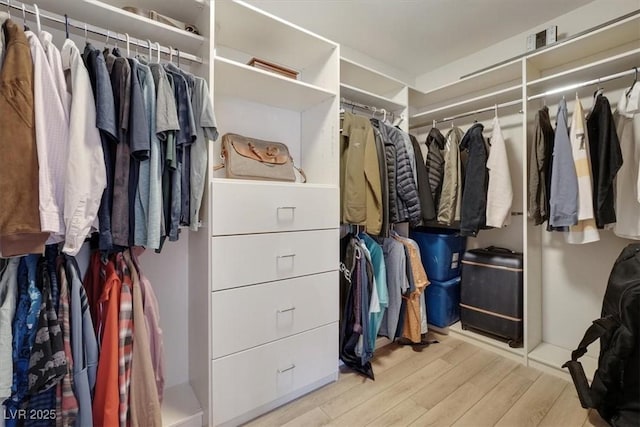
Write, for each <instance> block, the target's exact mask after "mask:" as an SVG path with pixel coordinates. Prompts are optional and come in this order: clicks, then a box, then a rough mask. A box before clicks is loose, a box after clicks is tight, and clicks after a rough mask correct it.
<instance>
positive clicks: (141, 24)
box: [37, 0, 204, 56]
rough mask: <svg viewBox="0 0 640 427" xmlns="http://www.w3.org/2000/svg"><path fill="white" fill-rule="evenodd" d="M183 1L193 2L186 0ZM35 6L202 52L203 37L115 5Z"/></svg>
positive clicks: (62, 0)
mask: <svg viewBox="0 0 640 427" xmlns="http://www.w3.org/2000/svg"><path fill="white" fill-rule="evenodd" d="M186 3H187V4H189V5H191V4H193V3H195V0H188V1H187V2H186ZM37 4H38V7H40V8H41V9H43V10H46V11H49V12H53V13H56V14H59V15H64V14H65V13H66V14H68V15H69V19H71V20H78V21H81V22H84V23H87V24H90V25H95V26H97V27H101V28H104V29H107V30H110V31H113V32H117V33H119V34H122V35H124V34H125V33H127V34H129V36H130V37H131V38H135V39H139V40H145V41H146V40H151V42H152V43H155V42H158V43H160V44H161V45H162V46H164V47H167V46H171V47H173V48H174V49H179V50H180V51H182V52H186V53H191V54H194V55H196V56H202V55H201V54H200V49H201V47H202V45H203V43H204V37H202V36H199V35H196V34H193V33H190V32H188V31H184V30H180V29H178V28H175V27H172V26H170V25H166V24H162V23H160V22H157V21H152V20H151V19H148V18H145V17H143V16H139V15H136V14H134V13H131V12H127V11H126V10H122V9H120V8H119V7H117V6H113V5H111V4H107V3H105V2H102V1H98V0H38V2H37Z"/></svg>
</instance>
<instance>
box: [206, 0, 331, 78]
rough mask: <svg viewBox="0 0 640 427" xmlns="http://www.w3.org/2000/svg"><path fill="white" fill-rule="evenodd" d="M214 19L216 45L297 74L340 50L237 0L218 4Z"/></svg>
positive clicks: (217, 2) (323, 40)
mask: <svg viewBox="0 0 640 427" xmlns="http://www.w3.org/2000/svg"><path fill="white" fill-rule="evenodd" d="M215 20H216V23H215V26H216V34H215V41H216V46H227V47H229V48H232V49H234V50H236V51H241V52H244V53H247V54H249V55H250V56H258V57H260V58H264V59H266V60H268V61H270V62H275V63H277V64H283V65H286V66H287V67H289V68H293V69H294V70H298V71H302V70H304V69H306V68H308V67H309V66H317V65H318V64H319V63H320V61H321V60H322V58H328V57H329V56H330V55H331V53H332V52H333V51H334V50H336V49H337V47H338V45H337V44H336V43H334V42H332V41H330V40H327V39H325V38H323V37H320V36H318V35H315V34H313V33H311V32H310V31H307V30H305V29H303V28H300V27H298V26H296V25H294V24H291V23H289V22H287V21H285V20H283V19H281V18H278V17H276V16H274V15H271V14H269V13H267V12H263V11H262V10H260V9H258V8H256V7H254V6H252V5H250V4H247V3H244V2H242V1H238V0H231V1H216V2H215ZM240 22H241V23H242V25H239V24H238V23H240ZM258 53H259V55H258Z"/></svg>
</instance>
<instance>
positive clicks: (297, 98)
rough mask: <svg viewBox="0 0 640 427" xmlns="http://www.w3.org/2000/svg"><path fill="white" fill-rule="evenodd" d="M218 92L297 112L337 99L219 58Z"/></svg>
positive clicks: (327, 92) (268, 73)
mask: <svg viewBox="0 0 640 427" xmlns="http://www.w3.org/2000/svg"><path fill="white" fill-rule="evenodd" d="M214 70H215V71H214V72H215V92H214V93H216V94H224V95H229V96H235V97H239V98H243V99H246V100H248V101H253V102H257V103H260V104H266V105H271V106H274V107H278V108H284V109H288V110H294V111H304V110H307V109H308V108H310V107H313V106H315V105H318V104H319V103H321V102H323V101H325V100H327V99H330V98H332V97H334V96H336V94H335V93H332V92H330V91H328V90H325V89H322V88H320V87H318V86H313V85H310V84H308V83H304V82H301V81H299V80H294V79H291V78H288V77H284V76H280V75H277V74H274V73H270V72H268V71H264V70H259V69H257V68H254V67H250V66H248V65H245V64H241V63H239V62H236V61H232V60H229V59H226V58H222V57H215V64H214Z"/></svg>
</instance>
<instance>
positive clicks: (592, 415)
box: [582, 409, 609, 427]
mask: <svg viewBox="0 0 640 427" xmlns="http://www.w3.org/2000/svg"><path fill="white" fill-rule="evenodd" d="M591 426H595V427H609V424H608V423H607V422H606V421H605V420H603V419H602V417H601V416H600V414H599V413H598V411H596V410H595V409H589V415H588V416H587V419H586V420H585V422H584V424H582V427H591Z"/></svg>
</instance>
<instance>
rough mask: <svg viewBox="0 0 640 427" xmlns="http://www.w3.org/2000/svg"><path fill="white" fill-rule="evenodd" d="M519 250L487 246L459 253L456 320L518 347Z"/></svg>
mask: <svg viewBox="0 0 640 427" xmlns="http://www.w3.org/2000/svg"><path fill="white" fill-rule="evenodd" d="M522 274H523V271H522V253H519V252H513V251H511V250H509V249H504V248H498V247H494V246H490V247H488V248H484V249H471V250H469V251H467V252H465V254H464V255H463V257H462V272H461V276H462V277H461V283H460V321H461V322H462V328H463V329H470V330H474V331H477V332H480V333H482V334H484V335H489V336H491V337H494V338H497V339H500V340H503V341H506V342H507V343H508V344H509V346H511V347H522V337H523V326H522V324H523V321H522V317H523V316H522V304H523V303H522V300H523V297H522V296H523V289H522V288H523V286H522Z"/></svg>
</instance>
